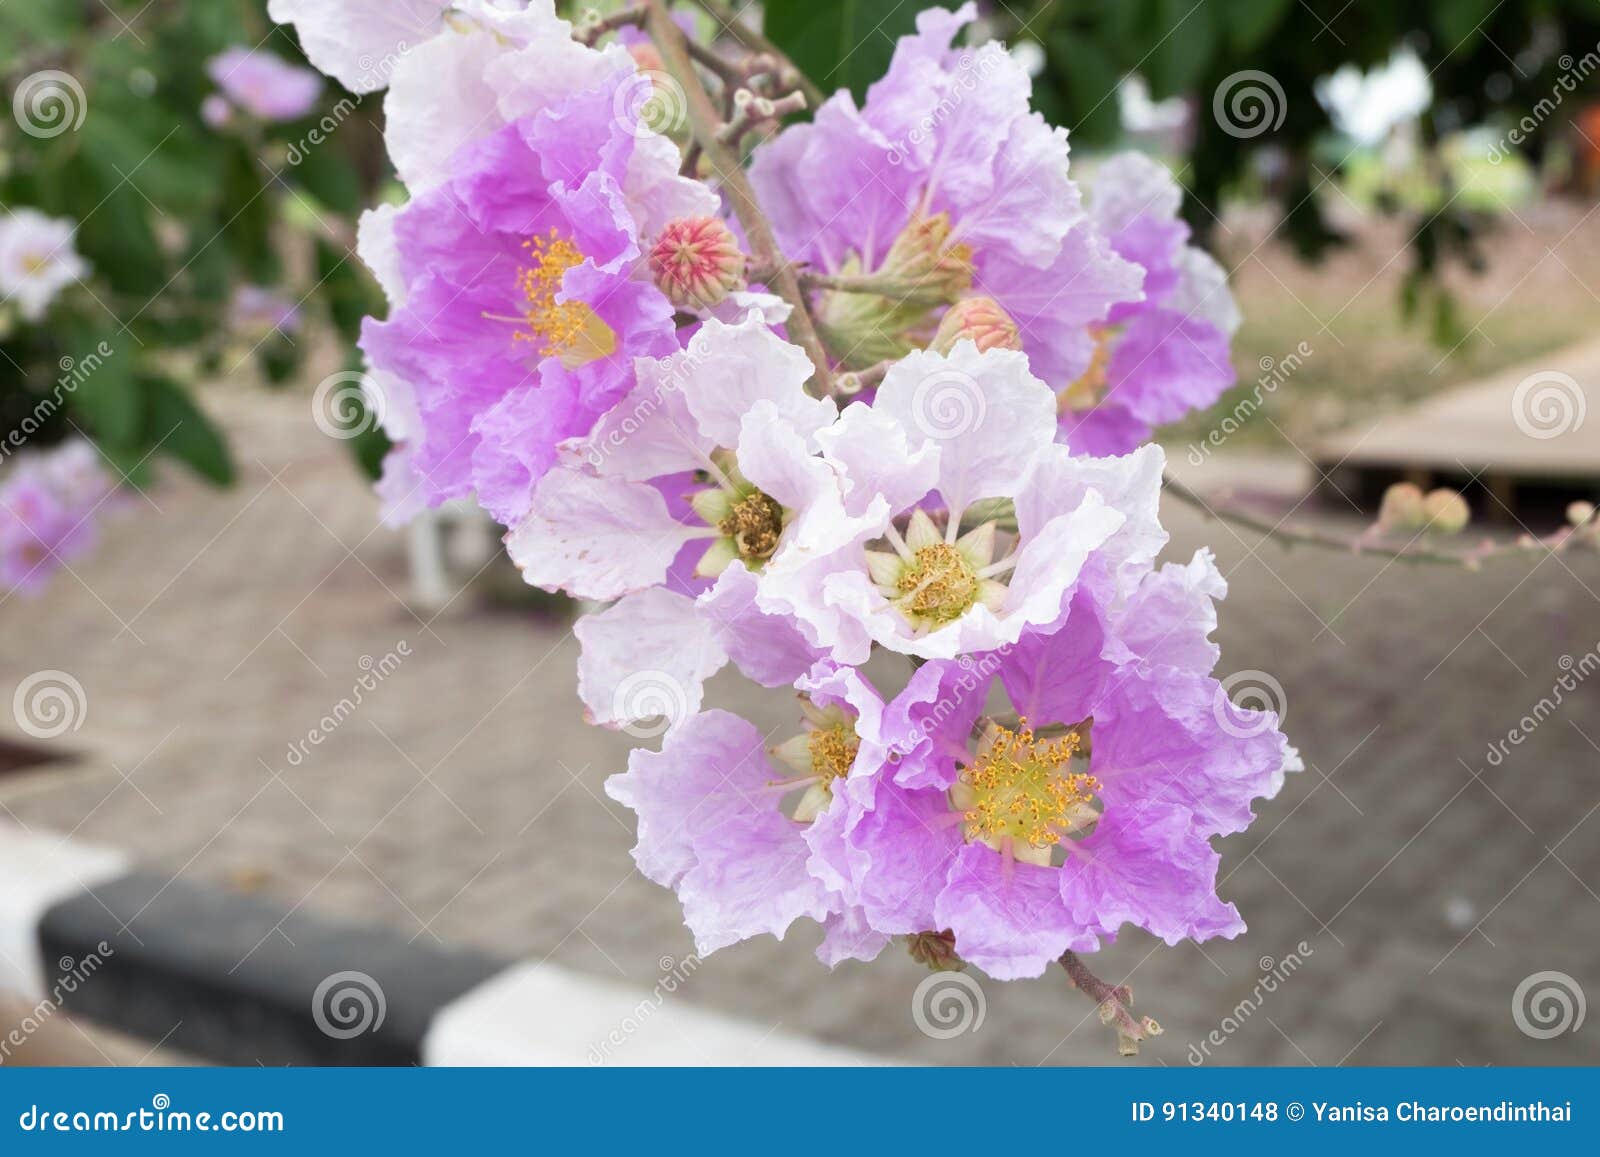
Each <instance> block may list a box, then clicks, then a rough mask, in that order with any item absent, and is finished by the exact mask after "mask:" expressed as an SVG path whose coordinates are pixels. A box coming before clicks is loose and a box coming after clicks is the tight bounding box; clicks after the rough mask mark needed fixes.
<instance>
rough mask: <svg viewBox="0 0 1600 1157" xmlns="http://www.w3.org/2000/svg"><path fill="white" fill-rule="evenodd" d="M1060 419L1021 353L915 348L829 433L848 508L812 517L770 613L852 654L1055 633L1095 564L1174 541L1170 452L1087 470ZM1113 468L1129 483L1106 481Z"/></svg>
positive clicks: (779, 575)
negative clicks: (1163, 473) (1064, 607)
mask: <svg viewBox="0 0 1600 1157" xmlns="http://www.w3.org/2000/svg"><path fill="white" fill-rule="evenodd" d="M1054 423H1055V397H1054V395H1053V394H1052V393H1051V392H1050V390H1049V388H1048V387H1047V386H1046V385H1045V384H1044V383H1043V382H1041V381H1039V380H1038V379H1037V378H1035V377H1034V376H1033V375H1032V374H1031V373H1030V372H1029V365H1028V359H1027V358H1026V357H1025V356H1024V355H1023V354H1021V353H1018V352H1016V351H1012V350H1003V349H991V350H988V351H979V350H978V348H977V347H976V345H974V343H972V342H970V341H962V342H958V343H957V344H956V346H955V348H954V349H953V350H952V352H951V353H950V354H949V355H942V354H938V353H934V352H931V351H920V352H917V353H913V354H910V355H908V356H906V357H905V358H903V359H902V360H901V361H899V362H897V363H896V364H895V365H894V366H892V367H891V368H890V369H889V371H888V374H887V375H886V376H885V378H884V380H883V384H882V386H881V387H880V388H879V390H878V393H877V397H876V399H875V400H874V401H873V403H872V405H871V406H868V405H866V404H864V403H859V402H858V403H854V404H852V405H850V406H849V407H847V408H846V409H845V411H844V413H843V414H842V415H841V416H840V418H839V420H838V422H837V423H836V424H835V425H833V426H832V427H830V428H828V429H825V430H821V431H819V432H818V435H817V439H818V441H819V442H820V444H821V446H822V454H823V458H824V460H825V461H826V462H828V463H829V464H830V465H832V466H833V468H834V469H835V470H836V472H837V473H838V475H839V477H840V479H841V482H842V485H843V487H844V491H845V501H844V502H843V503H842V504H839V503H836V502H832V501H824V502H823V503H821V504H820V505H819V506H818V508H817V509H816V510H804V511H802V512H801V517H802V518H803V519H805V520H806V522H807V525H808V526H809V528H810V533H809V535H808V540H807V546H808V549H807V550H806V551H803V552H800V551H796V552H791V553H789V554H787V555H785V556H783V557H781V558H774V559H773V561H772V565H771V566H769V567H768V568H767V569H766V571H765V573H764V574H763V575H762V576H761V580H760V582H759V584H758V586H757V593H756V598H757V602H758V603H759V605H760V607H761V609H762V610H764V611H766V612H768V613H769V614H773V615H779V616H789V617H792V618H793V619H794V620H795V622H796V623H797V625H798V627H799V629H800V631H801V632H802V633H803V635H804V636H805V638H806V639H807V640H808V641H809V642H810V643H811V644H812V645H813V646H814V647H816V648H817V649H818V650H819V651H821V652H822V653H824V654H827V655H828V656H829V657H831V658H832V659H833V660H835V661H836V662H839V663H846V664H851V665H854V664H859V663H862V662H865V661H866V659H867V657H868V655H869V653H870V652H871V649H872V646H873V645H874V644H877V645H878V646H881V647H884V648H887V649H888V650H891V651H898V652H900V653H902V654H906V655H913V656H917V657H919V658H923V659H935V658H944V659H948V658H954V657H956V656H958V655H964V654H972V653H977V652H984V651H991V650H994V649H995V648H997V647H1001V646H1005V645H1007V644H1011V643H1015V642H1016V641H1017V640H1018V639H1019V638H1021V637H1022V635H1023V633H1024V632H1025V631H1027V630H1028V629H1029V628H1037V627H1044V626H1048V625H1049V624H1050V623H1052V622H1054V621H1055V619H1056V618H1057V616H1058V615H1059V614H1060V609H1061V604H1062V601H1063V599H1064V598H1065V597H1066V596H1067V595H1069V594H1070V593H1071V591H1072V590H1073V588H1074V586H1075V584H1076V583H1077V581H1078V578H1079V575H1080V572H1081V571H1082V570H1083V568H1084V566H1085V564H1086V563H1087V562H1088V561H1089V560H1090V559H1091V558H1092V557H1096V556H1097V555H1098V556H1102V557H1103V558H1105V559H1110V558H1111V557H1113V556H1115V558H1116V559H1117V561H1118V563H1119V565H1120V564H1124V563H1129V562H1132V563H1136V564H1137V563H1144V562H1148V561H1149V559H1151V558H1153V557H1154V553H1155V551H1156V550H1158V549H1159V548H1160V545H1161V543H1162V541H1164V536H1162V534H1161V532H1160V528H1159V525H1158V524H1157V522H1156V519H1155V511H1154V508H1153V505H1152V504H1151V500H1152V498H1153V495H1154V494H1155V492H1156V490H1157V488H1158V487H1159V479H1160V461H1161V460H1160V456H1159V454H1155V453H1141V454H1139V455H1133V456H1130V457H1128V458H1125V459H1120V460H1116V461H1115V462H1113V463H1111V464H1109V465H1106V466H1102V465H1085V464H1083V463H1077V462H1074V461H1073V459H1072V458H1071V456H1070V454H1069V453H1068V452H1067V451H1066V449H1065V448H1064V447H1060V446H1056V445H1054V444H1053V442H1052V434H1053V428H1054ZM1100 474H1104V475H1106V478H1107V479H1109V480H1111V481H1112V482H1113V484H1112V485H1107V486H1103V487H1102V486H1099V485H1091V484H1089V480H1090V479H1091V477H1095V476H1097V475H1100Z"/></svg>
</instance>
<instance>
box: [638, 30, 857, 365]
mask: <svg viewBox="0 0 1600 1157" xmlns="http://www.w3.org/2000/svg"><path fill="white" fill-rule="evenodd" d="M645 31H646V32H648V33H649V34H650V39H651V40H653V41H654V42H655V45H656V48H657V50H659V51H660V53H661V60H662V62H663V63H664V64H665V65H666V66H667V69H668V71H669V72H671V73H672V75H673V77H674V78H676V80H677V81H678V83H679V84H680V85H682V86H683V90H684V104H685V106H686V107H687V109H688V113H689V126H690V129H691V130H692V131H693V133H694V139H695V142H696V143H697V144H698V145H699V146H700V151H701V153H702V155H703V156H704V158H705V161H706V163H708V164H709V165H710V166H711V170H712V172H714V173H715V174H716V176H717V180H718V181H719V182H720V183H721V185H722V187H723V189H725V190H726V191H727V194H728V198H729V200H731V201H732V202H733V211H734V213H735V214H736V215H737V216H738V218H739V223H740V224H741V225H743V226H744V231H745V235H746V236H747V237H748V238H749V239H750V248H751V251H752V252H751V254H750V256H751V257H752V258H753V259H754V262H755V264H756V265H758V266H760V267H762V268H769V269H771V270H772V271H773V272H772V277H771V280H770V281H769V282H768V283H767V284H769V285H770V286H771V287H772V288H773V289H774V290H775V291H777V293H778V295H779V296H780V297H782V298H783V299H784V300H785V301H787V302H788V303H789V305H790V307H791V310H792V312H791V313H790V314H789V319H788V321H787V322H786V323H785V325H786V327H787V329H788V333H789V336H790V337H791V338H793V339H794V342H795V344H796V345H798V346H800V348H801V349H803V350H805V351H806V354H807V355H808V356H809V357H810V358H811V363H812V365H813V366H815V367H816V371H817V372H816V383H817V387H818V391H819V392H820V393H822V394H824V395H830V394H832V393H833V370H832V367H831V365H830V363H829V361H828V352H827V350H826V349H824V348H823V345H822V339H821V338H819V337H818V336H817V329H816V326H815V325H813V324H812V320H811V309H810V305H809V304H808V303H807V301H806V297H805V294H804V293H803V292H801V289H800V282H799V280H798V279H797V278H796V277H795V273H794V270H793V269H792V268H791V267H790V266H789V264H788V262H787V261H785V260H783V256H782V253H781V252H780V250H779V249H778V241H777V238H776V237H775V236H774V235H773V232H772V225H771V223H770V222H769V221H768V220H767V217H766V214H765V213H763V212H762V211H761V205H760V202H758V201H757V200H756V193H755V189H754V188H753V187H752V186H751V184H750V178H749V177H748V176H746V175H745V171H744V167H743V166H742V165H741V164H740V163H739V158H738V157H737V156H735V155H734V154H733V153H732V152H731V151H730V150H729V149H728V147H727V146H726V145H724V144H723V143H722V142H721V141H720V140H718V139H717V137H718V133H719V132H720V130H721V129H722V127H723V120H722V118H721V116H719V115H718V113H717V109H716V105H715V103H714V102H713V101H712V99H711V94H710V93H708V92H707V91H706V89H705V86H704V85H703V84H701V83H700V77H699V76H698V75H697V74H696V72H695V70H694V62H693V61H691V60H690V59H689V49H688V47H687V43H688V41H687V38H686V37H685V36H684V34H683V29H681V28H679V27H678V26H677V25H676V24H674V23H673V22H672V16H671V15H670V14H669V13H668V12H667V5H666V2H665V0H645Z"/></svg>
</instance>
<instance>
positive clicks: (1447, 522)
mask: <svg viewBox="0 0 1600 1157" xmlns="http://www.w3.org/2000/svg"><path fill="white" fill-rule="evenodd" d="M1422 513H1423V516H1424V517H1425V518H1426V520H1427V526H1428V530H1429V531H1430V532H1431V533H1433V534H1457V533H1459V532H1460V531H1461V529H1462V528H1463V527H1464V526H1466V525H1467V523H1468V521H1470V520H1471V518H1472V511H1471V509H1470V508H1469V507H1468V506H1467V500H1466V499H1465V498H1463V497H1461V495H1459V494H1457V493H1456V492H1455V491H1454V490H1447V489H1444V488H1440V489H1438V490H1433V491H1430V492H1429V493H1428V496H1427V497H1426V498H1424V499H1423V500H1422Z"/></svg>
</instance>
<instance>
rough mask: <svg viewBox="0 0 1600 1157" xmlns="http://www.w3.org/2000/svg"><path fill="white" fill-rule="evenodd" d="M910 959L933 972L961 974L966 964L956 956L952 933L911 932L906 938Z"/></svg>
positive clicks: (954, 938)
mask: <svg viewBox="0 0 1600 1157" xmlns="http://www.w3.org/2000/svg"><path fill="white" fill-rule="evenodd" d="M906 949H907V951H909V952H910V953H911V959H913V960H915V961H917V962H918V963H920V964H926V965H927V966H928V967H929V968H931V969H932V970H933V971H935V972H961V971H963V970H965V968H966V967H967V962H966V961H965V960H962V959H961V957H959V956H957V955H956V934H955V933H954V932H913V933H912V934H911V935H910V936H907V937H906Z"/></svg>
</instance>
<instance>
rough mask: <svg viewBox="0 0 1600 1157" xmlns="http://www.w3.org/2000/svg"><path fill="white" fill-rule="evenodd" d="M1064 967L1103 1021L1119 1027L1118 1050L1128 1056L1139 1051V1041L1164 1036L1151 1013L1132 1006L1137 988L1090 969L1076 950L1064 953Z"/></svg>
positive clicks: (1116, 1027)
mask: <svg viewBox="0 0 1600 1157" xmlns="http://www.w3.org/2000/svg"><path fill="white" fill-rule="evenodd" d="M1060 964H1061V967H1062V968H1064V969H1066V972H1067V979H1068V980H1070V981H1071V982H1072V985H1073V987H1074V988H1077V989H1079V990H1080V991H1081V992H1082V993H1083V994H1084V995H1085V996H1087V997H1088V998H1089V999H1090V1000H1092V1001H1094V1002H1095V1004H1096V1005H1098V1006H1099V1010H1100V1023H1101V1024H1108V1025H1111V1026H1112V1027H1113V1028H1115V1029H1116V1030H1117V1051H1118V1052H1120V1053H1121V1054H1122V1055H1123V1056H1125V1057H1132V1056H1137V1055H1138V1054H1139V1042H1140V1041H1142V1040H1145V1039H1147V1038H1149V1037H1153V1036H1160V1035H1161V1033H1162V1032H1163V1031H1164V1030H1163V1029H1162V1027H1161V1026H1160V1025H1159V1024H1157V1023H1156V1022H1155V1021H1154V1020H1153V1019H1151V1018H1150V1017H1148V1016H1140V1017H1136V1016H1134V1015H1133V1012H1132V1011H1131V1010H1130V1009H1129V1008H1128V1006H1129V1005H1130V1004H1132V1003H1133V990H1132V989H1130V988H1129V987H1128V986H1127V985H1125V984H1118V985H1110V984H1107V983H1106V982H1105V981H1103V980H1101V979H1100V978H1099V977H1098V976H1096V975H1095V974H1094V973H1092V972H1090V971H1089V966H1088V965H1087V964H1085V963H1084V962H1083V959H1082V958H1081V957H1080V956H1079V955H1078V954H1077V953H1076V952H1063V953H1062V954H1061V960H1060Z"/></svg>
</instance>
